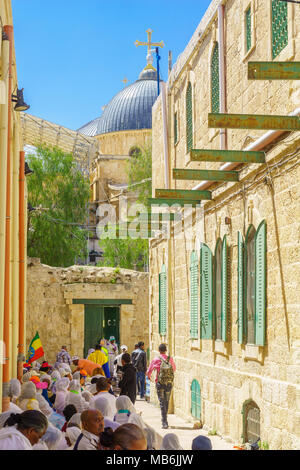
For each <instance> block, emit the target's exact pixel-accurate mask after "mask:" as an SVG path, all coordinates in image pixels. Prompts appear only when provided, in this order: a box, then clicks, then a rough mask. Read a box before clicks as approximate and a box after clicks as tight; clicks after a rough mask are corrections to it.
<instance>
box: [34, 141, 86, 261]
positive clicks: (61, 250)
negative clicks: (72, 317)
mask: <svg viewBox="0 0 300 470" xmlns="http://www.w3.org/2000/svg"><path fill="white" fill-rule="evenodd" d="M27 160H28V163H29V166H30V168H32V170H33V171H34V174H33V175H31V176H30V178H28V179H27V183H28V201H29V203H30V204H31V205H32V206H33V207H34V208H36V209H37V210H36V211H33V212H29V214H28V237H27V243H28V256H31V257H37V258H40V259H41V262H42V263H44V264H48V265H50V266H62V267H67V266H70V265H72V264H74V261H75V258H76V257H85V256H86V254H87V230H85V229H84V226H85V224H86V219H87V207H88V206H87V205H88V202H89V181H88V180H87V179H86V178H85V177H84V176H83V175H82V173H81V171H80V170H79V169H78V168H77V166H76V163H75V161H74V158H73V156H72V155H71V154H67V153H64V152H62V151H61V150H60V149H58V148H50V147H47V146H45V145H41V146H38V147H37V149H36V153H35V154H30V155H28V156H27Z"/></svg>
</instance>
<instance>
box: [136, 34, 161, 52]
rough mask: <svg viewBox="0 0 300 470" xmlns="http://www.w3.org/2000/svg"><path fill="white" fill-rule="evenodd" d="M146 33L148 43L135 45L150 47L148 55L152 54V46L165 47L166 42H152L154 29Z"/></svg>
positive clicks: (137, 42)
mask: <svg viewBox="0 0 300 470" xmlns="http://www.w3.org/2000/svg"><path fill="white" fill-rule="evenodd" d="M146 33H147V34H148V42H141V41H135V43H134V44H135V45H136V47H138V46H148V54H151V46H156V47H164V42H163V41H161V42H151V36H152V33H153V31H152V29H148V30H147V31H146Z"/></svg>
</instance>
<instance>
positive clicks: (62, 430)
mask: <svg viewBox="0 0 300 470" xmlns="http://www.w3.org/2000/svg"><path fill="white" fill-rule="evenodd" d="M67 426H68V422H67V421H66V422H65V424H64V425H63V427H62V428H61V432H66V430H67Z"/></svg>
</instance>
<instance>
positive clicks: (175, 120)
mask: <svg viewBox="0 0 300 470" xmlns="http://www.w3.org/2000/svg"><path fill="white" fill-rule="evenodd" d="M177 142H178V118H177V112H176V113H174V145H176V144H177Z"/></svg>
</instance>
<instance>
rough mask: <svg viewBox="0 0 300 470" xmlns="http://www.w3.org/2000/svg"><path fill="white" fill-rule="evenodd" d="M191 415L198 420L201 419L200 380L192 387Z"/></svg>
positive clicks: (193, 383) (194, 381)
mask: <svg viewBox="0 0 300 470" xmlns="http://www.w3.org/2000/svg"><path fill="white" fill-rule="evenodd" d="M191 405H192V406H191V413H192V416H193V417H194V418H196V419H201V389H200V385H199V382H198V380H193V382H192V385H191Z"/></svg>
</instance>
